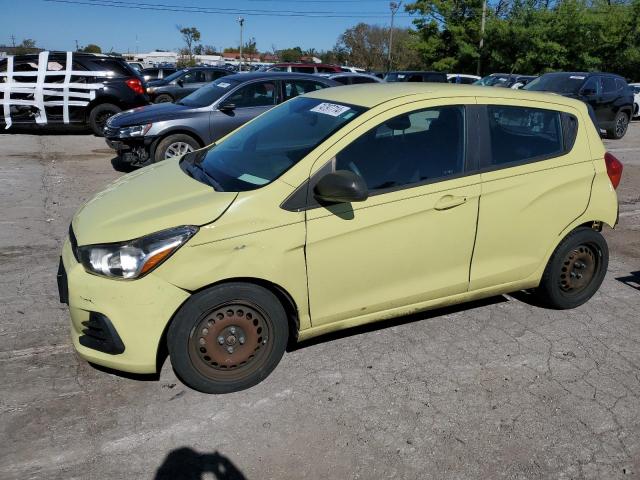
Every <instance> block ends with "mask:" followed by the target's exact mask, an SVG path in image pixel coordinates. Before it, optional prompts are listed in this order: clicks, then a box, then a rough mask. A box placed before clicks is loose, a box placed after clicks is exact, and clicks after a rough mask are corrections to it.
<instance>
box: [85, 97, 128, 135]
mask: <svg viewBox="0 0 640 480" xmlns="http://www.w3.org/2000/svg"><path fill="white" fill-rule="evenodd" d="M121 111H122V109H121V108H120V107H118V106H117V105H113V104H112V103H101V104H100V105H96V106H95V107H93V109H92V110H91V112H90V113H89V126H90V127H91V130H93V134H94V135H95V136H96V137H103V136H104V132H103V129H104V126H105V125H106V124H107V120H109V118H111V117H113V116H114V115H115V114H116V113H120V112H121Z"/></svg>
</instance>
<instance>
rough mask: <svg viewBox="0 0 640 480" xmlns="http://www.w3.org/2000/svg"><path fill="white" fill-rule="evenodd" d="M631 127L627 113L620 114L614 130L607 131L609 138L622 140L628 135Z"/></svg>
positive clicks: (614, 124)
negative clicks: (628, 129)
mask: <svg viewBox="0 0 640 480" xmlns="http://www.w3.org/2000/svg"><path fill="white" fill-rule="evenodd" d="M628 127H629V115H627V114H626V113H625V112H618V114H617V115H616V118H615V120H614V122H613V128H611V129H609V130H607V137H608V138H613V139H615V140H620V139H621V138H622V137H624V135H625V133H627V128H628Z"/></svg>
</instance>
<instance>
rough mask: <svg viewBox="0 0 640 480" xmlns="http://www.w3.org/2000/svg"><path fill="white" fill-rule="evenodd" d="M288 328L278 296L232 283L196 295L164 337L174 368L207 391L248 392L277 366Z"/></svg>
mask: <svg viewBox="0 0 640 480" xmlns="http://www.w3.org/2000/svg"><path fill="white" fill-rule="evenodd" d="M288 336H289V328H288V324H287V317H286V313H285V311H284V308H283V307H282V305H281V303H280V302H279V300H278V298H277V297H276V296H275V295H274V294H273V293H271V292H270V291H269V290H266V289H264V288H262V287H259V286H256V285H253V284H243V283H230V284H224V285H220V286H216V287H212V288H210V289H207V290H205V291H203V292H200V293H197V294H195V295H194V296H193V297H191V298H190V299H189V300H188V301H187V302H186V303H185V305H183V307H182V308H181V309H180V311H179V312H178V313H177V314H176V317H175V318H174V320H173V322H172V324H171V326H170V327H169V332H168V336H167V342H168V347H169V355H170V358H171V363H172V365H173V368H174V370H175V371H176V373H177V374H178V376H179V377H180V378H181V379H182V380H183V381H184V383H186V384H187V385H189V386H190V387H192V388H194V389H196V390H199V391H201V392H205V393H229V392H235V391H239V390H243V389H245V388H249V387H251V386H253V385H255V384H257V383H259V382H260V381H262V380H263V379H264V378H266V377H267V376H268V375H269V374H270V373H271V371H272V370H273V369H274V368H275V367H276V365H277V364H278V362H279V361H280V359H281V358H282V355H283V354H284V351H285V348H286V345H287V340H288Z"/></svg>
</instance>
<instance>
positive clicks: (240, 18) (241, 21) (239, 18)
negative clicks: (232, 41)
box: [238, 17, 244, 71]
mask: <svg viewBox="0 0 640 480" xmlns="http://www.w3.org/2000/svg"><path fill="white" fill-rule="evenodd" d="M238 23H239V24H240V71H242V29H243V27H244V18H242V17H238Z"/></svg>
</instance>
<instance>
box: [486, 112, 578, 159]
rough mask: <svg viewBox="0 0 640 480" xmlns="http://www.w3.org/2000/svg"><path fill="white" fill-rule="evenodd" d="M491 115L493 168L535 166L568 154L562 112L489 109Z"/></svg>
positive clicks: (490, 131)
mask: <svg viewBox="0 0 640 480" xmlns="http://www.w3.org/2000/svg"><path fill="white" fill-rule="evenodd" d="M487 113H488V117H489V136H490V144H491V147H490V164H491V165H493V166H501V165H505V166H508V165H510V164H519V163H527V162H533V161H538V160H544V159H547V158H551V157H554V156H559V155H562V154H563V153H564V152H565V144H564V139H563V124H562V119H561V113H560V112H558V111H555V110H545V109H539V108H525V107H512V106H502V105H489V106H488V107H487ZM576 127H577V125H576Z"/></svg>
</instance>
